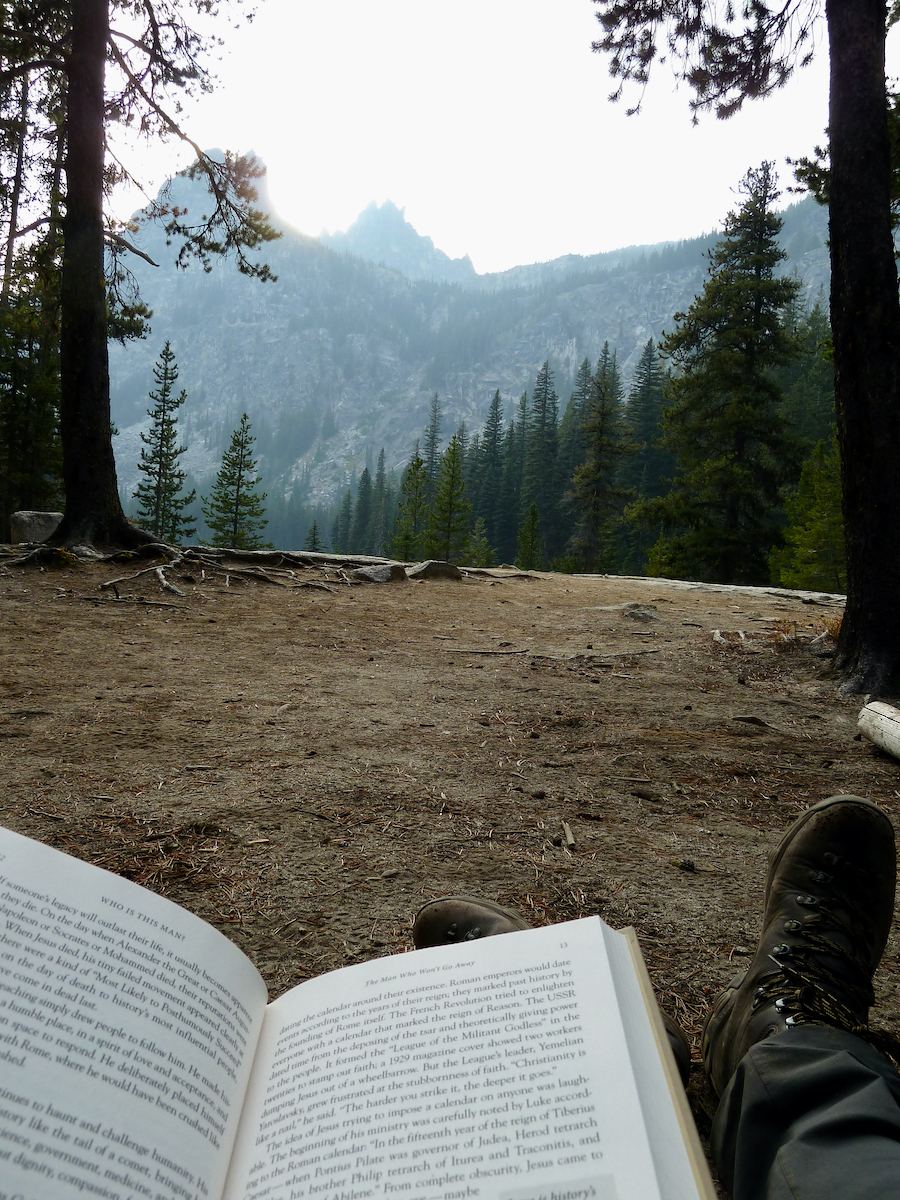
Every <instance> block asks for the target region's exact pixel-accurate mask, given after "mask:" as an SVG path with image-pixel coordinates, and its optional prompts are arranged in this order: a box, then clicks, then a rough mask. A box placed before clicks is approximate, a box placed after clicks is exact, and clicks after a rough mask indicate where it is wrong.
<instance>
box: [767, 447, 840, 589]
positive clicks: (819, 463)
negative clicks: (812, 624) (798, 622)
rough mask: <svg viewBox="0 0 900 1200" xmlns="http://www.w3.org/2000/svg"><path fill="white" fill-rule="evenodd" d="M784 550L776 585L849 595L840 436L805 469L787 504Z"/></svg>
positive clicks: (774, 565)
mask: <svg viewBox="0 0 900 1200" xmlns="http://www.w3.org/2000/svg"><path fill="white" fill-rule="evenodd" d="M785 511H786V513H787V517H788V525H787V528H786V529H785V531H784V543H785V544H784V548H783V549H780V550H779V549H776V550H773V551H772V554H771V555H770V557H769V567H770V568H771V571H772V582H773V583H776V584H780V585H781V587H789V588H811V589H813V590H816V591H822V592H846V590H847V556H846V550H845V545H844V520H843V517H842V515H841V464H840V457H839V454H838V445H837V438H836V437H835V435H834V434H832V436H831V437H830V438H829V439H828V440H827V441H821V442H819V443H818V445H817V446H816V447H815V449H814V450H813V452H812V454H811V456H810V457H809V458H808V459H807V460H806V462H805V463H804V464H803V469H802V470H801V472H800V484H799V486H798V488H797V491H796V493H795V494H794V496H793V497H792V498H791V499H790V500H789V501H788V502H787V504H786V505H785Z"/></svg>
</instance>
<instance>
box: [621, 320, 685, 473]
mask: <svg viewBox="0 0 900 1200" xmlns="http://www.w3.org/2000/svg"><path fill="white" fill-rule="evenodd" d="M663 383H664V374H663V369H662V364H661V363H660V359H659V352H658V351H657V348H656V345H655V343H654V341H653V338H651V339H650V340H649V341H648V342H647V344H646V345H645V346H644V349H643V351H642V352H641V357H640V361H639V362H638V365H637V367H636V368H635V371H634V377H633V379H632V381H631V388H630V390H629V393H628V405H627V407H626V410H625V419H626V423H627V425H628V429H629V432H630V434H631V436H632V437H633V438H634V440H635V441H636V442H637V449H636V450H635V452H634V454H633V455H630V456H629V457H628V458H626V459H625V460H624V461H623V463H622V467H621V472H620V478H621V482H622V485H623V487H629V488H633V489H634V491H635V494H636V495H637V496H662V495H664V494H665V493H666V491H668V487H667V481H668V479H670V478H671V476H672V475H674V473H675V460H674V459H673V458H672V456H671V454H670V453H669V452H668V450H666V449H664V448H663V447H662V446H660V445H659V444H658V443H659V440H660V438H661V436H662V417H663V406H664V403H665V398H664V394H663Z"/></svg>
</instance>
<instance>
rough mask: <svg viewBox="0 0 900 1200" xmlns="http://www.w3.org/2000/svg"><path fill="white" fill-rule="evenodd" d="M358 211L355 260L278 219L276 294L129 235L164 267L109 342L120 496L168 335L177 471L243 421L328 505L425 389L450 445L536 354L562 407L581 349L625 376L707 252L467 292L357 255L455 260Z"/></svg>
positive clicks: (555, 266) (267, 458)
mask: <svg viewBox="0 0 900 1200" xmlns="http://www.w3.org/2000/svg"><path fill="white" fill-rule="evenodd" d="M184 183H185V181H182V180H176V181H175V184H174V192H175V194H176V195H177V196H178V199H179V202H184V203H188V204H197V205H198V206H199V205H200V204H202V202H203V201H202V194H201V193H199V192H198V191H197V187H198V185H188V190H183V189H182V185H183V184H184ZM385 209H387V212H385ZM366 213H367V214H368V216H367V217H366V220H365V221H360V222H357V223H356V224H355V233H354V235H353V244H354V245H355V247H356V252H355V253H353V254H350V253H346V252H344V251H340V250H338V249H336V248H334V247H333V246H332V247H328V246H325V245H322V243H321V242H319V241H317V240H316V239H312V238H309V237H306V236H304V235H302V234H299V233H297V232H296V231H295V230H292V229H290V228H289V227H287V226H283V225H282V226H281V227H282V228H283V229H284V235H283V237H282V238H281V239H280V240H279V241H278V242H275V243H272V244H270V245H269V246H268V247H266V248H265V255H264V257H265V259H266V261H268V262H269V263H270V265H271V266H272V269H273V271H275V273H276V274H277V275H278V282H277V283H274V284H259V283H257V282H256V281H254V280H249V279H246V278H245V277H243V276H241V275H240V274H239V273H238V272H237V270H236V268H235V267H234V265H233V264H231V263H227V262H221V263H217V264H216V265H215V266H214V268H213V271H212V272H211V273H210V274H204V273H203V272H202V270H200V269H199V268H195V267H192V268H190V269H189V270H188V271H183V272H182V271H176V270H175V269H174V267H173V266H172V265H171V264H172V260H173V259H174V248H172V247H166V245H165V237H164V235H163V234H162V232H161V231H160V230H159V229H155V228H153V227H147V228H145V229H143V230H142V231H141V233H140V234H139V235H138V237H137V242H138V244H139V246H140V248H141V249H142V250H144V251H145V252H146V253H148V254H149V255H150V256H151V257H152V258H153V259H154V260H155V261H157V262H159V263H160V264H161V265H160V267H158V268H152V267H150V266H149V265H147V264H145V263H144V262H142V261H141V260H135V264H133V266H134V270H135V275H136V277H137V278H138V280H139V282H140V286H141V291H142V294H143V295H144V298H145V299H146V300H147V302H148V303H149V304H150V306H151V308H152V309H153V310H154V316H153V320H152V326H153V329H152V333H151V335H150V337H149V338H148V339H147V340H146V341H144V342H139V343H134V344H132V345H130V346H128V347H125V348H121V347H118V346H112V347H111V363H110V366H111V380H112V396H113V415H114V420H115V421H116V424H117V425H118V427H119V428H120V429H121V431H122V433H121V435H120V437H119V438H117V439H116V455H117V462H118V465H119V474H120V483H121V484H122V485H123V486H124V487H126V488H127V489H128V490H129V491H130V490H131V489H132V488H133V486H134V484H135V482H136V480H137V476H138V472H137V467H136V464H137V461H138V458H139V453H140V444H141V443H140V438H139V430H140V427H141V426H142V425H146V409H147V406H148V399H147V393H148V391H149V389H150V387H152V385H153V379H152V367H153V363H154V362H155V361H156V359H157V357H158V354H159V351H160V349H161V347H162V345H163V343H164V342H165V341H166V340H167V339H168V340H170V341H171V344H172V349H173V350H174V352H175V355H176V358H177V361H178V365H179V369H180V378H179V387H184V388H185V390H186V391H187V394H188V399H187V403H186V405H185V407H184V409H183V410H182V413H183V417H182V420H181V427H182V431H183V436H184V440H186V441H187V443H188V444H189V446H190V450H189V453H188V454H187V455H185V458H184V464H185V465H186V466H187V467H188V469H189V470H190V471H191V472H192V474H193V475H194V476H195V477H196V478H197V479H198V480H199V481H200V482H201V483H203V482H204V480H205V478H206V477H207V476H208V475H209V474H210V473H211V472H212V471H213V470H215V467H216V465H217V463H218V459H219V456H220V454H221V450H222V448H223V447H224V445H225V444H227V440H228V437H229V435H230V432H231V430H232V429H233V428H234V427H235V426H236V425H237V423H238V421H239V420H240V415H241V413H242V412H244V411H247V412H248V413H249V414H250V417H251V420H252V422H253V426H254V432H255V433H256V434H257V435H258V439H259V440H258V444H257V449H258V450H259V452H260V469H261V472H262V474H263V479H264V485H265V487H267V488H268V489H269V490H270V491H271V492H275V491H277V490H279V489H281V490H287V489H290V488H291V487H292V486H293V485H294V484H297V483H300V482H302V486H303V487H304V488H306V489H307V490H308V494H309V496H310V498H314V497H315V498H319V499H322V500H330V499H332V498H333V497H334V496H335V495H337V494H338V492H339V491H340V489H341V488H343V487H345V486H346V485H347V483H348V481H349V480H350V479H351V478H352V477H355V476H356V474H357V473H358V472H359V470H360V469H361V467H362V466H363V464H364V463H365V462H366V461H367V460H368V461H370V462H371V460H372V459H373V458H374V456H376V455H377V454H378V451H379V449H380V447H382V446H384V447H385V450H386V455H387V462H388V465H389V466H400V465H402V464H403V463H405V462H406V461H407V460H408V458H409V455H410V453H411V450H412V447H413V444H414V442H415V440H416V439H417V438H418V437H419V436H420V435H421V432H422V429H423V427H424V425H425V423H426V421H427V419H428V406H429V402H430V399H431V396H432V395H433V393H434V392H435V391H437V392H438V393H439V394H440V396H441V400H442V404H443V408H444V413H445V418H444V434H445V438H446V437H449V435H450V434H451V433H452V432H453V431H454V430H455V429H456V428H457V426H458V425H459V424H460V422H461V421H463V420H465V421H466V422H467V424H468V427H469V430H470V432H475V431H476V430H477V429H478V428H480V426H481V425H482V423H483V421H484V417H485V414H486V411H487V406H488V403H489V401H490V397H491V395H492V393H493V392H494V390H495V389H497V388H499V389H500V392H501V395H502V396H503V397H504V399H505V400H506V401H507V402H508V406H509V407H510V409H511V406H512V404H514V402H515V401H516V400H517V399H518V396H519V395H520V394H521V393H522V391H523V390H525V389H526V388H527V389H529V390H530V388H531V386H532V384H533V381H534V378H535V375H536V374H537V371H538V369H539V368H540V366H541V364H542V363H543V362H544V360H545V359H547V358H549V359H550V363H551V366H552V367H553V369H554V371H555V372H556V386H557V391H558V392H559V395H560V402H561V409H562V408H564V406H565V403H566V401H567V400H568V395H569V392H570V390H571V385H572V379H573V377H574V373H575V371H576V369H577V367H578V365H579V364H580V363H581V361H582V360H583V359H584V358H585V357H589V358H590V359H591V360H592V361H593V360H596V359H597V357H598V356H599V354H600V352H601V350H602V347H603V344H604V342H605V341H609V343H610V345H611V346H613V347H615V348H616V350H617V353H618V359H619V364H620V366H621V367H622V368H623V371H624V374H625V376H626V378H627V377H628V376H630V373H631V370H632V369H633V366H634V364H635V363H636V361H637V358H638V357H639V355H640V352H641V349H642V348H643V346H644V344H645V343H646V341H647V339H648V338H650V337H653V338H658V337H659V336H660V334H661V333H662V332H663V331H664V330H665V329H667V328H671V326H672V317H673V314H674V313H675V312H676V311H679V310H682V309H684V308H685V307H687V305H689V304H690V302H691V300H692V299H693V297H694V296H695V295H696V293H697V292H698V291H699V289H700V287H701V286H702V283H703V279H704V276H705V271H706V261H705V258H704V254H705V251H706V250H707V249H708V248H709V247H710V246H711V245H712V244H714V242H715V235H707V236H705V237H703V238H698V239H695V240H693V241H686V242H681V243H676V244H671V243H663V244H660V245H656V246H653V245H648V246H642V247H629V248H626V249H624V250H621V251H614V252H611V253H608V254H600V255H594V256H588V257H581V256H576V255H567V256H564V258H562V259H557V260H554V261H553V262H551V263H543V264H531V265H529V266H523V267H518V268H513V269H512V270H511V271H507V272H502V273H500V274H499V275H490V276H477V275H474V271H473V272H472V274H473V276H474V279H472V278H467V279H466V281H465V282H464V283H463V282H460V281H447V280H441V279H437V278H435V277H434V275H432V276H429V277H427V278H425V277H420V278H412V277H410V275H408V274H407V275H404V274H403V273H401V272H400V271H398V270H396V269H393V268H391V267H389V266H381V265H378V264H377V262H375V261H367V256H369V255H372V256H375V255H381V259H380V260H379V261H381V260H383V259H384V247H385V244H386V238H389V239H392V240H393V244H396V245H398V246H399V247H400V248H401V249H402V252H403V254H404V255H406V256H407V258H409V259H410V261H413V262H418V263H419V264H420V268H421V269H422V270H424V269H425V266H426V265H427V264H428V263H432V264H437V265H438V266H440V265H441V263H442V262H443V260H446V263H450V264H454V263H455V264H457V265H459V264H465V263H467V262H468V260H467V259H457V260H451V259H449V258H448V257H447V256H446V255H443V254H442V252H441V251H438V250H435V248H434V246H433V243H432V241H431V239H430V238H422V237H420V235H419V234H417V233H416V231H415V230H413V229H412V227H411V226H409V224H408V223H407V222H405V221H403V218H402V213H401V211H400V210H399V209H397V208H396V206H393V205H391V206H390V207H389V208H388V206H386V205H382V206H381V208H380V209H379V208H377V207H375V206H370V208H369V209H367V210H366ZM382 218H383V228H380V227H379V220H380V219H382ZM398 218H399V219H400V220H401V221H402V223H403V226H404V228H402V229H400V230H399V232H398ZM351 228H354V227H351ZM385 231H386V232H385ZM348 233H349V231H348ZM363 235H365V236H363ZM824 236H825V217H824V213H823V212H822V211H821V210H819V209H818V208H817V207H816V206H815V205H814V204H813V203H812V202H811V201H804V202H803V203H802V204H800V205H796V206H794V207H793V208H792V209H790V210H788V213H787V214H786V219H785V230H784V242H785V245H786V246H787V247H788V248H789V249H791V248H793V253H792V258H791V260H790V261H789V263H788V264H786V267H787V269H791V268H796V269H798V270H799V272H800V273H801V274H802V276H803V278H804V280H805V283H806V289H807V291H808V292H809V293H811V294H812V295H815V293H816V292H817V291H818V290H819V288H820V287H821V286H822V285H823V284H825V283H827V253H826V251H825V246H824ZM346 244H348V243H345V245H346ZM438 256H440V257H438ZM468 266H469V268H471V263H470V262H469V263H468ZM414 269H418V268H415V267H414V266H413V267H410V270H411V271H412V270H414ZM448 269H449V268H448ZM453 269H454V270H456V269H457V267H453ZM459 269H460V270H463V271H464V270H465V268H464V267H460V268H459ZM332 415H333V418H334V422H333V423H334V426H335V427H336V429H335V432H333V433H332V432H331V425H332V422H331V419H330V418H331V416H332ZM323 419H324V423H325V428H324V430H323V429H322V424H323ZM323 433H324V434H326V435H327V436H324V437H323V436H322V434H323Z"/></svg>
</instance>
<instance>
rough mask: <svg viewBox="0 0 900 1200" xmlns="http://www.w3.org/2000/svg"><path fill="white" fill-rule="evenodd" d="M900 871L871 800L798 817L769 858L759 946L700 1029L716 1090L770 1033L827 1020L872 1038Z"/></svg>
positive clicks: (834, 800)
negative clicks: (876, 978) (877, 980)
mask: <svg viewBox="0 0 900 1200" xmlns="http://www.w3.org/2000/svg"><path fill="white" fill-rule="evenodd" d="M895 879H896V851H895V847H894V828H893V826H892V824H891V822H890V820H889V819H888V817H887V816H886V815H885V814H884V813H883V812H882V811H881V809H880V808H878V806H877V805H875V804H873V803H872V802H871V801H870V800H863V799H861V798H860V797H859V796H832V797H831V798H830V799H828V800H822V801H821V802H820V803H819V804H815V805H813V807H812V808H810V809H808V810H807V811H806V812H805V813H803V815H802V816H800V817H798V818H797V820H796V821H795V822H794V824H793V825H792V826H791V827H790V829H789V830H788V831H787V833H786V834H785V835H784V837H783V838H782V839H781V844H780V845H779V847H778V849H777V850H776V851H775V853H774V855H773V856H772V860H771V865H770V866H769V873H768V876H767V877H766V901H765V913H764V915H763V931H762V936H761V937H760V940H759V944H758V946H757V948H756V954H755V956H754V957H753V959H752V960H751V962H750V966H749V967H748V969H747V970H746V971H745V972H742V973H741V974H739V975H736V976H735V977H734V979H732V981H731V983H730V984H729V985H728V987H727V988H726V989H725V990H724V991H723V992H721V993H720V994H719V995H718V996H717V997H716V1000H715V1002H714V1004H713V1008H712V1012H711V1013H710V1014H709V1016H708V1017H707V1019H706V1025H705V1027H704V1029H703V1038H702V1042H701V1046H702V1050H703V1063H704V1066H705V1067H706V1073H707V1075H708V1076H709V1080H710V1083H711V1084H712V1086H713V1089H714V1091H715V1092H716V1093H717V1094H719V1095H721V1093H722V1090H723V1089H724V1087H725V1085H726V1084H727V1083H728V1081H729V1079H730V1078H731V1076H732V1075H733V1074H734V1072H735V1070H736V1069H737V1065H738V1063H739V1062H740V1061H741V1059H742V1058H743V1057H744V1055H745V1054H746V1053H747V1051H748V1050H749V1049H750V1047H751V1046H753V1045H755V1044H756V1043H757V1042H760V1041H762V1040H763V1038H767V1037H770V1036H771V1035H772V1034H776V1033H781V1032H782V1031H783V1030H789V1029H793V1028H795V1027H796V1026H798V1025H831V1026H834V1027H835V1028H837V1029H845V1030H847V1031H848V1032H849V1033H855V1034H859V1035H861V1036H863V1037H866V1035H867V1032H868V1018H869V1008H870V1006H871V1005H872V1003H873V1001H874V994H873V991H872V977H873V975H874V974H875V968H876V967H877V966H878V963H879V962H880V961H881V956H882V954H883V953H884V947H885V943H886V942H887V938H888V934H889V932H890V928H891V921H892V919H893V915H894V885H895Z"/></svg>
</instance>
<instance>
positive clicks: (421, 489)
mask: <svg viewBox="0 0 900 1200" xmlns="http://www.w3.org/2000/svg"><path fill="white" fill-rule="evenodd" d="M427 524H428V475H427V474H426V468H425V462H424V460H423V459H422V457H421V455H420V454H419V447H418V443H416V452H415V454H414V455H413V458H412V461H411V462H410V464H409V466H408V467H407V468H406V471H405V472H404V475H403V482H402V484H401V485H400V506H399V509H398V512H397V527H396V529H395V530H394V531H393V533H392V534H391V535H390V537H389V538H388V546H389V553H390V554H391V555H392V556H393V557H394V558H398V559H400V561H401V562H414V561H416V560H417V559H419V558H421V557H422V552H423V544H424V543H423V538H424V534H425V528H426V526H427Z"/></svg>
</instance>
